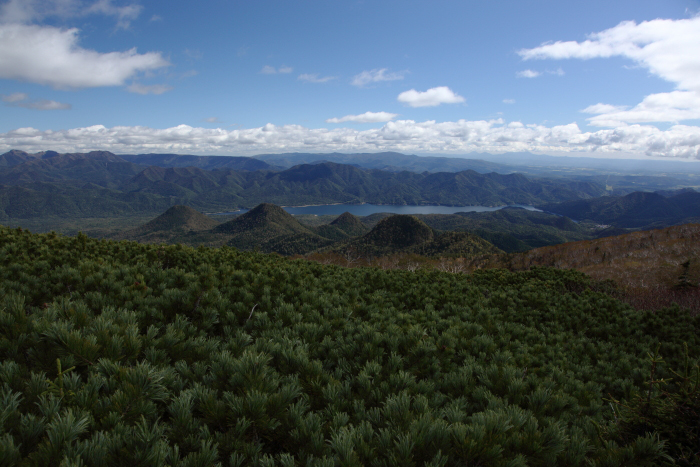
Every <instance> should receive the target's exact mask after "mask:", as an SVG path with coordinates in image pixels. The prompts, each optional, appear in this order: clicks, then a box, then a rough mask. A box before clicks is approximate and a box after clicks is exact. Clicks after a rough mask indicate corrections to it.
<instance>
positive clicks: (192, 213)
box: [110, 205, 219, 243]
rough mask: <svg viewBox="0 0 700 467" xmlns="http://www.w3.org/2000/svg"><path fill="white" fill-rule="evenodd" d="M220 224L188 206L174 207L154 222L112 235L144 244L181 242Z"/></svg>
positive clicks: (119, 238)
mask: <svg viewBox="0 0 700 467" xmlns="http://www.w3.org/2000/svg"><path fill="white" fill-rule="evenodd" d="M218 224H219V223H218V222H216V221H215V220H214V219H212V218H210V217H207V216H206V215H204V214H202V213H201V212H199V211H196V210H194V209H192V208H191V207H188V206H181V205H178V206H172V207H171V208H169V209H168V210H167V211H165V212H164V213H163V214H161V215H160V216H158V217H156V218H155V219H153V220H152V221H149V222H147V223H145V224H143V225H142V226H140V227H136V228H135V229H131V230H126V231H123V232H119V233H116V234H114V235H111V236H110V238H113V239H115V240H136V241H138V242H143V243H158V242H166V243H172V242H180V241H183V240H185V239H186V238H193V237H192V236H193V235H195V236H196V235H197V234H198V233H203V232H206V231H209V230H211V229H212V228H214V227H216V226H217V225H218Z"/></svg>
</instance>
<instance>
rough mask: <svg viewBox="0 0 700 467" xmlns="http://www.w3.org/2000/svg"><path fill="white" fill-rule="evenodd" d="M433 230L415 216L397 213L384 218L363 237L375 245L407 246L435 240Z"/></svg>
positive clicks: (365, 240)
mask: <svg viewBox="0 0 700 467" xmlns="http://www.w3.org/2000/svg"><path fill="white" fill-rule="evenodd" d="M433 238H434V234H433V230H432V229H431V228H430V227H428V226H427V225H426V224H425V223H424V222H423V221H421V220H419V219H418V218H417V217H415V216H409V215H402V214H399V215H395V216H390V217H387V218H386V219H382V220H381V221H379V223H378V224H377V225H376V226H375V227H374V228H373V229H372V230H371V231H370V232H369V233H368V234H367V235H365V236H364V237H363V240H364V242H366V243H370V244H372V245H375V246H381V247H390V248H407V247H410V246H414V245H419V244H421V243H425V242H429V241H431V240H433Z"/></svg>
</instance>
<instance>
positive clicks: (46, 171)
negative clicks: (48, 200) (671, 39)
mask: <svg viewBox="0 0 700 467" xmlns="http://www.w3.org/2000/svg"><path fill="white" fill-rule="evenodd" d="M48 155H49V156H50V157H47V154H45V155H44V156H43V157H41V158H28V159H27V160H25V161H24V162H21V163H19V164H16V165H14V166H11V167H4V168H3V170H0V184H3V185H20V184H30V183H34V182H63V181H69V180H70V181H80V182H83V183H86V182H89V183H94V184H96V185H100V186H103V187H106V188H117V187H118V186H119V185H121V184H122V183H124V182H125V181H127V180H128V179H130V178H131V177H133V176H134V175H136V174H138V173H139V172H140V171H142V170H143V167H142V166H138V165H136V164H132V163H130V162H127V161H125V160H124V159H122V158H120V157H118V156H115V155H114V154H112V153H110V152H106V151H93V152H90V153H87V154H58V153H51V154H48ZM4 156H7V154H5V155H4ZM5 159H6V160H7V159H8V158H5Z"/></svg>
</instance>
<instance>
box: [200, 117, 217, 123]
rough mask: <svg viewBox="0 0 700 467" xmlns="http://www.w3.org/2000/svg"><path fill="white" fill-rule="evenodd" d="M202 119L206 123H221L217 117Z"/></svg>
mask: <svg viewBox="0 0 700 467" xmlns="http://www.w3.org/2000/svg"><path fill="white" fill-rule="evenodd" d="M204 121H205V122H207V123H221V120H219V118H218V117H209V118H205V119H204Z"/></svg>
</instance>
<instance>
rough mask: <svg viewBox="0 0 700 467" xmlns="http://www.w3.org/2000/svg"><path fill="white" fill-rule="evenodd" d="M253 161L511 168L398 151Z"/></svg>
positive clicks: (271, 157) (299, 155) (376, 166)
mask: <svg viewBox="0 0 700 467" xmlns="http://www.w3.org/2000/svg"><path fill="white" fill-rule="evenodd" d="M254 158H255V159H258V160H260V161H265V162H267V163H268V164H272V165H274V166H279V167H283V168H287V169H288V168H290V167H294V166H295V165H300V164H319V163H322V162H335V163H336V164H347V165H354V166H355V167H362V168H365V169H379V170H386V171H389V172H403V171H408V172H417V173H422V172H431V173H436V172H462V171H464V170H473V171H475V172H479V173H489V172H498V173H512V172H515V170H513V169H512V167H509V166H506V165H503V164H497V163H494V162H487V161H484V160H480V159H463V158H457V157H421V156H414V155H407V154H401V153H398V152H378V153H359V154H342V153H337V152H334V153H326V154H323V153H322V154H318V153H286V154H261V155H258V156H254Z"/></svg>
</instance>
